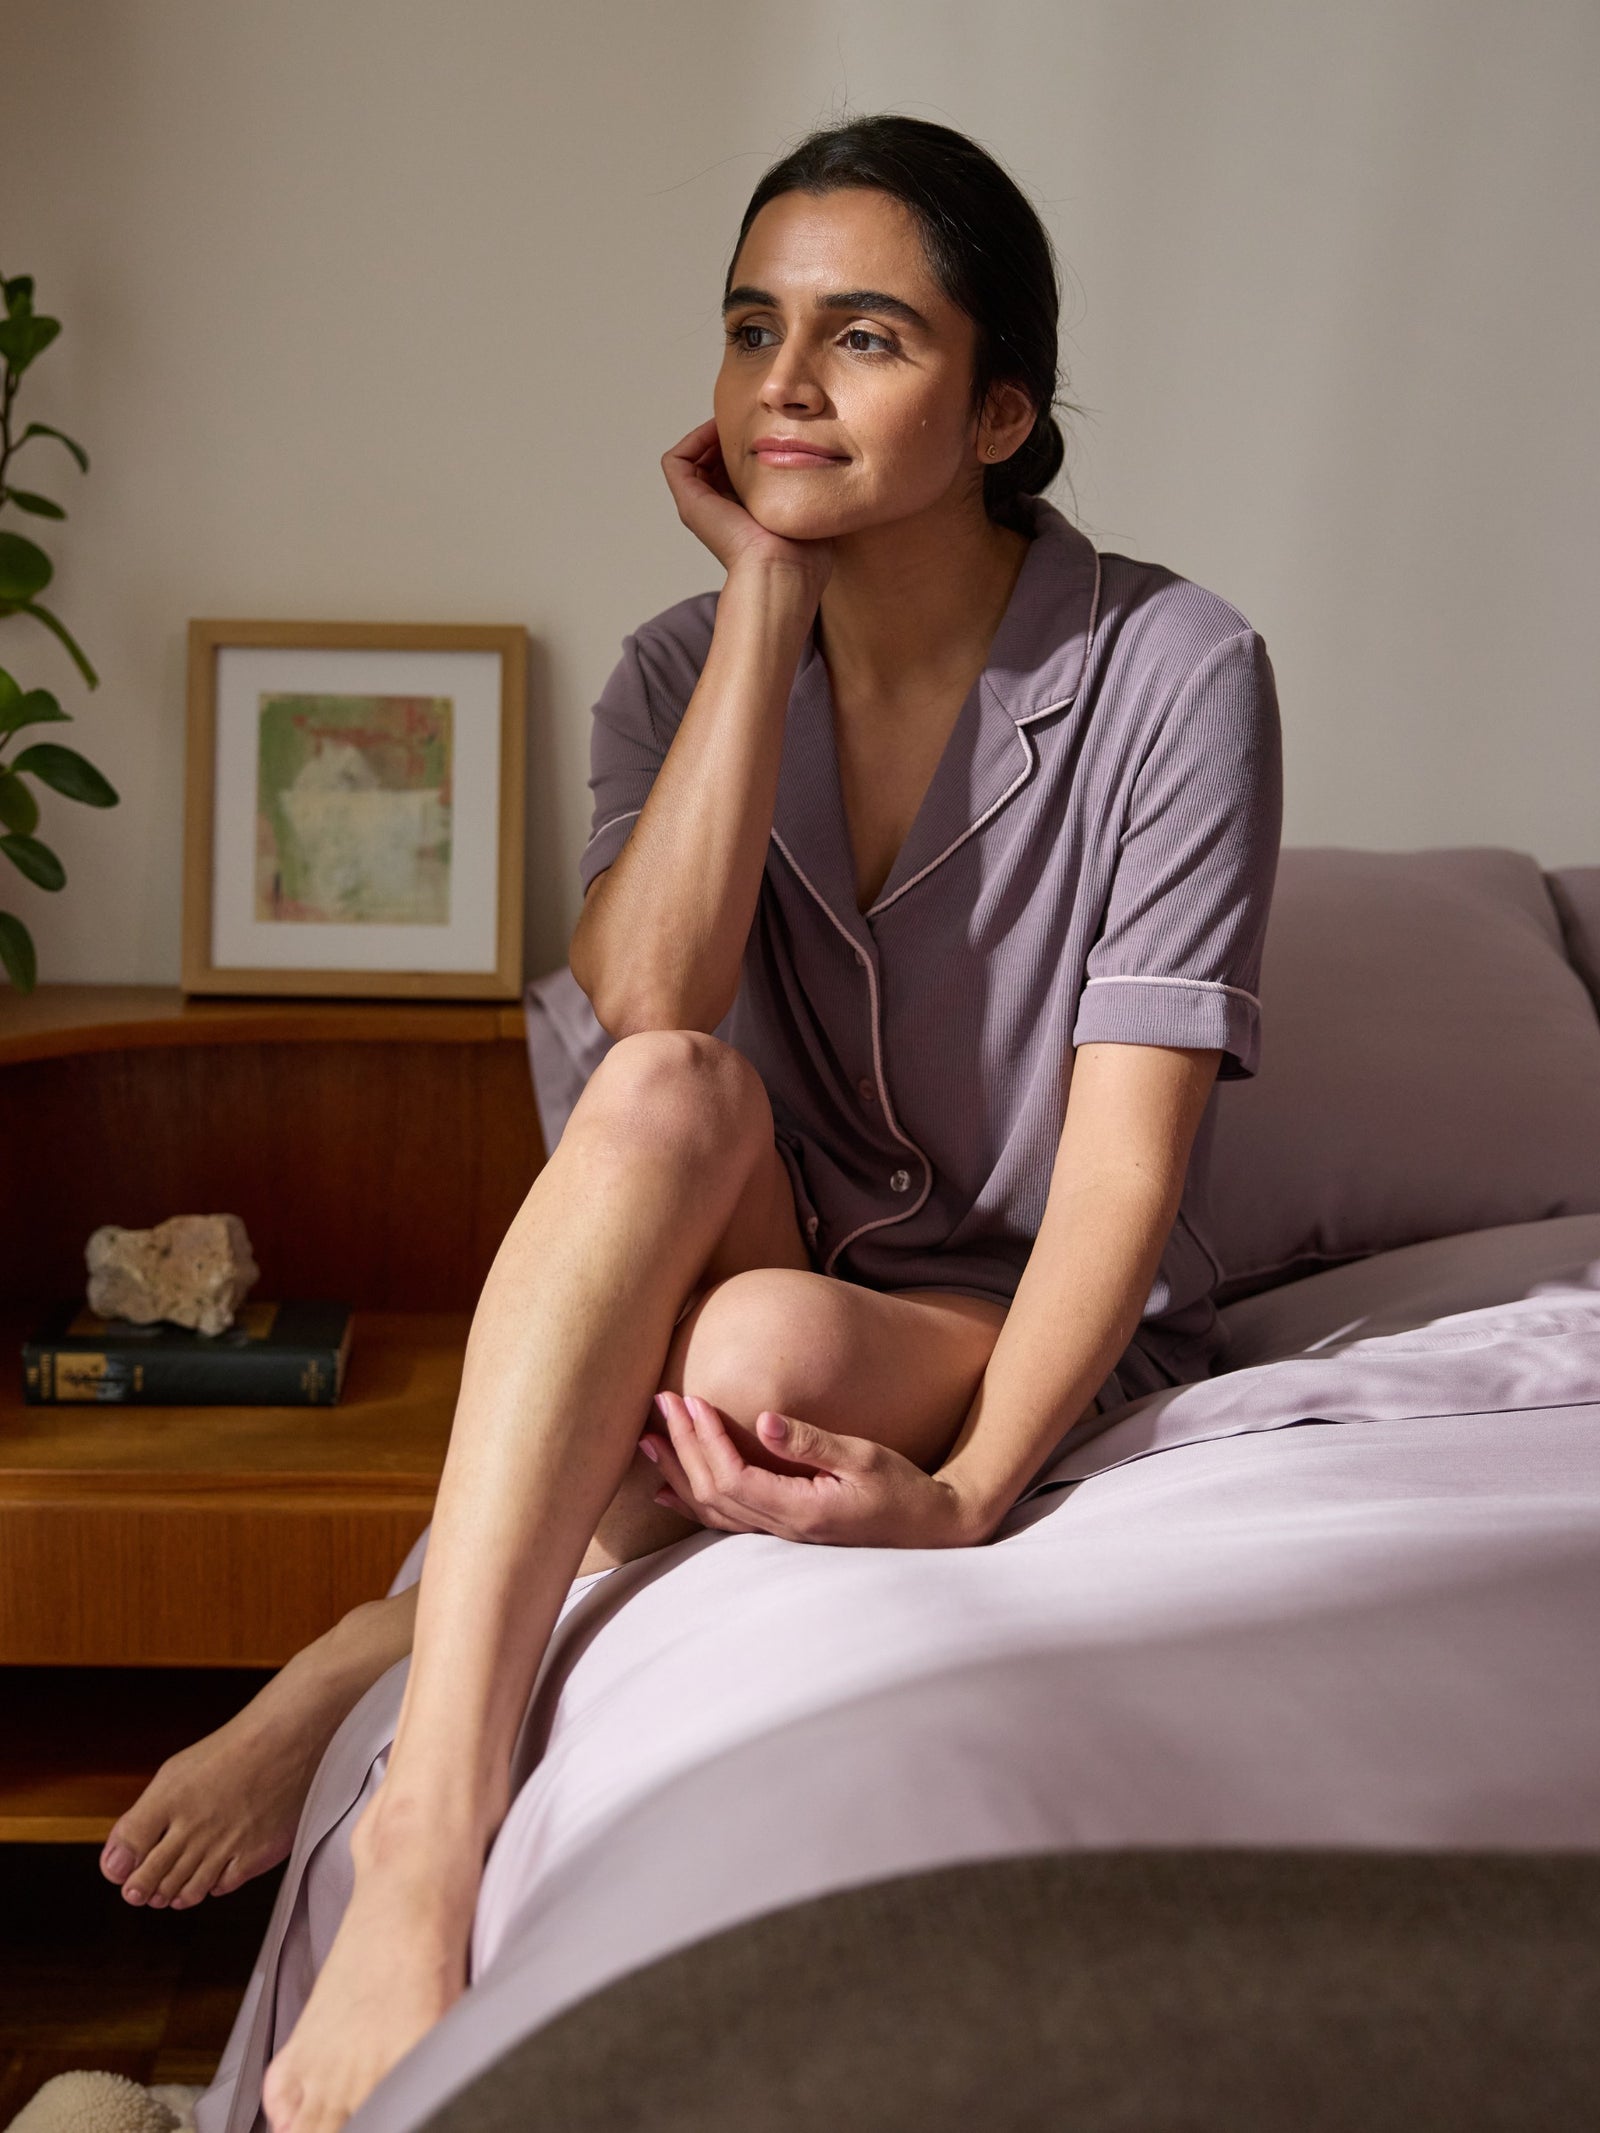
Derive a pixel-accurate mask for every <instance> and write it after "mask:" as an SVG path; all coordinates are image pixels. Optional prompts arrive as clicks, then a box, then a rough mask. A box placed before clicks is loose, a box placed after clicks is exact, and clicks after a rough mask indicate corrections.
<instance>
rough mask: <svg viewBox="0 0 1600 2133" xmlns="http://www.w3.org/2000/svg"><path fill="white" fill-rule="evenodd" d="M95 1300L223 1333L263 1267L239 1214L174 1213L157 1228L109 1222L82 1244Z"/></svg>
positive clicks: (134, 1314) (141, 1316)
mask: <svg viewBox="0 0 1600 2133" xmlns="http://www.w3.org/2000/svg"><path fill="white" fill-rule="evenodd" d="M84 1258H85V1259H86V1260H87V1261H88V1266H89V1308H90V1310H91V1311H97V1312H98V1313H99V1314H100V1316H101V1317H102V1318H126V1319H131V1320H132V1321H133V1323H134V1324H135V1325H139V1326H148V1325H150V1324H152V1323H153V1321H154V1320H156V1319H158V1318H166V1319H170V1320H171V1321H172V1322H173V1324H174V1325H179V1326H191V1327H193V1328H194V1330H195V1331H196V1332H197V1333H224V1332H226V1331H227V1329H228V1327H229V1326H231V1325H232V1324H233V1320H234V1314H235V1312H236V1311H237V1310H238V1308H239V1305H240V1304H241V1303H242V1302H243V1301H244V1298H245V1296H246V1295H247V1294H248V1293H249V1290H250V1285H251V1283H252V1282H254V1281H255V1280H256V1279H257V1278H258V1277H259V1275H260V1272H261V1269H260V1268H259V1267H258V1266H257V1265H256V1262H255V1259H254V1257H253V1256H252V1254H251V1250H250V1239H249V1237H248V1235H247V1234H246V1232H245V1226H244V1224H243V1223H242V1222H241V1221H240V1220H239V1217H238V1216H237V1215H173V1216H171V1217H170V1218H169V1219H168V1220H167V1221H165V1222H158V1223H157V1224H156V1226H155V1228H154V1229H119V1228H118V1227H117V1225H116V1224H115V1223H114V1222H106V1223H103V1224H102V1225H101V1227H100V1228H99V1229H97V1230H96V1231H95V1233H94V1235H93V1236H92V1237H91V1238H90V1239H89V1242H88V1244H87V1245H86V1246H85V1247H84Z"/></svg>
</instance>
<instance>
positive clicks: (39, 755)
mask: <svg viewBox="0 0 1600 2133" xmlns="http://www.w3.org/2000/svg"><path fill="white" fill-rule="evenodd" d="M10 767H11V769H12V770H13V771H19V770H25V771H27V773H28V774H29V776H30V777H35V778H42V779H43V780H44V782H45V784H46V785H49V786H51V787H52V788H53V789H54V790H55V791H56V792H59V793H64V794H65V795H66V797H67V798H68V799H69V800H81V801H82V802H83V804H84V805H85V806H86V807H115V806H116V804H117V798H118V794H117V788H116V787H115V786H114V785H113V784H112V783H111V781H110V779H109V778H105V777H102V776H101V774H100V772H99V771H98V770H96V769H95V767H94V765H93V763H91V762H90V761H89V759H88V757H87V756H81V755H79V753H78V751H77V749H76V748H63V747H62V745H61V743H60V742H59V741H35V742H34V744H33V746H32V747H31V748H24V749H23V751H22V753H21V755H19V756H13V757H12V759H11V766H10ZM29 827H30V828H31V827H32V825H31V824H30V825H29Z"/></svg>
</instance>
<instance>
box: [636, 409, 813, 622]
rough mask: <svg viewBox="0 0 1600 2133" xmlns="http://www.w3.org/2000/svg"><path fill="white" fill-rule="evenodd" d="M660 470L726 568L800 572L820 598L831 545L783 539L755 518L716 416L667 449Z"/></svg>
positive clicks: (683, 513) (691, 524)
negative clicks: (732, 471) (727, 458)
mask: <svg viewBox="0 0 1600 2133" xmlns="http://www.w3.org/2000/svg"><path fill="white" fill-rule="evenodd" d="M661 470H662V472H663V473H664V474H665V475H666V477H667V486H668V488H669V489H670V490H671V491H672V497H673V501H674V503H676V505H677V507H678V516H679V518H681V519H682V520H683V523H684V524H685V525H686V526H687V527H688V529H689V531H690V532H691V533H692V534H693V535H694V537H695V539H696V540H698V541H703V542H704V543H705V545H706V547H707V548H709V549H710V550H711V553H712V554H713V555H714V556H715V557H716V559H717V561H718V562H719V563H721V564H722V565H723V567H724V568H725V569H726V570H728V571H729V572H730V573H731V572H732V571H733V570H734V569H735V568H739V569H743V568H745V567H747V566H751V565H763V564H766V565H773V564H776V565H781V566H784V567H786V568H789V569H792V570H795V571H798V572H799V573H800V574H801V576H802V577H803V578H804V579H805V581H806V582H807V583H808V584H809V586H810V588H811V590H812V592H813V594H814V596H815V597H817V598H819V599H820V597H821V595H822V588H823V586H824V585H826V584H827V582H828V575H829V572H830V571H831V570H832V568H833V543H832V542H831V541H789V540H785V539H784V538H783V536H782V535H781V534H778V533H772V532H769V530H768V529H767V528H766V527H765V526H763V525H761V524H760V522H759V521H758V520H756V519H754V518H752V517H751V515H750V513H749V512H748V511H747V510H746V509H745V507H744V505H743V504H742V503H740V501H739V499H738V497H737V496H736V495H735V494H734V491H733V484H732V483H731V482H730V481H729V479H728V470H727V468H726V467H725V465H724V464H723V459H722V447H721V445H720V443H719V442H718V439H717V425H716V420H715V418H714V417H713V418H712V419H711V420H710V421H708V422H701V423H698V424H697V425H696V426H695V428H694V429H692V430H690V432H689V434H688V435H687V436H686V437H680V438H679V440H678V442H677V443H676V444H675V445H674V446H673V447H672V449H671V451H669V452H663V453H662V455H661Z"/></svg>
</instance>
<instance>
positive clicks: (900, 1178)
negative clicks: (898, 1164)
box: [889, 1170, 911, 1192]
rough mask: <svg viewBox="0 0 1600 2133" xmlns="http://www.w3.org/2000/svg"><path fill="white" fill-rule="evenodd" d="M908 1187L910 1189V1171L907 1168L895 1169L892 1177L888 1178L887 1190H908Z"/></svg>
mask: <svg viewBox="0 0 1600 2133" xmlns="http://www.w3.org/2000/svg"><path fill="white" fill-rule="evenodd" d="M910 1189H911V1173H910V1171H909V1170H897V1171H896V1172H895V1173H894V1175H893V1176H892V1177H891V1178H890V1180H889V1190H890V1191H891V1192H909V1190H910Z"/></svg>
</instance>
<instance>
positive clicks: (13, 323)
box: [0, 311, 61, 378]
mask: <svg viewBox="0 0 1600 2133" xmlns="http://www.w3.org/2000/svg"><path fill="white" fill-rule="evenodd" d="M60 331H61V321H60V319H58V318H46V317H44V315H43V314H42V313H41V312H37V311H13V312H12V314H11V316H10V317H9V318H3V319H0V355H3V356H4V357H5V359H6V361H7V363H8V364H9V365H10V366H11V370H12V372H13V374H14V375H15V376H17V377H19V378H20V377H21V375H22V373H23V372H24V371H25V370H26V369H27V367H28V365H29V364H30V363H31V362H32V361H33V359H34V357H35V356H40V355H43V354H44V352H45V350H46V349H47V348H48V347H49V346H50V343H51V342H52V341H53V340H54V339H55V337H56V335H57V334H58V333H59V332H60Z"/></svg>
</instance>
